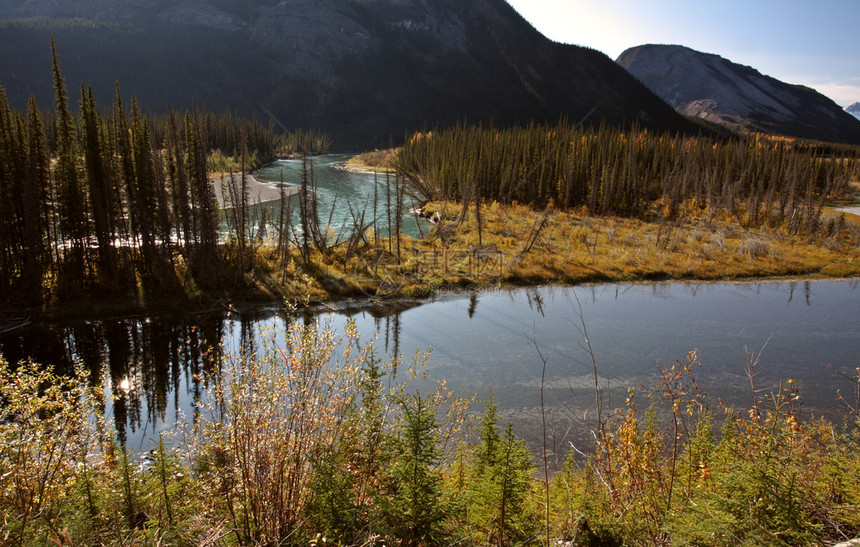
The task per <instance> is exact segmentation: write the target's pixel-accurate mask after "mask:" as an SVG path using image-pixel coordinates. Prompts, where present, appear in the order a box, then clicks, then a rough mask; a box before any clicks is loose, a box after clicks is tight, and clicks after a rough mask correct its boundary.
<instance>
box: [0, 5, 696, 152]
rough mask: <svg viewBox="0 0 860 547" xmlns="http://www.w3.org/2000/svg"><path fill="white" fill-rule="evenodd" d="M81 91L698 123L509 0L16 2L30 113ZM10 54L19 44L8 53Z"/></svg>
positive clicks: (413, 114) (354, 122)
mask: <svg viewBox="0 0 860 547" xmlns="http://www.w3.org/2000/svg"><path fill="white" fill-rule="evenodd" d="M52 35H53V36H54V37H55V39H56V44H57V50H58V53H59V56H60V63H61V67H62V70H63V75H64V76H65V77H66V82H67V87H68V88H69V89H71V90H74V89H75V86H77V85H78V83H79V82H82V81H83V82H91V83H92V85H93V88H94V91H95V93H96V97H97V99H99V100H100V101H101V102H102V103H103V104H108V103H109V102H110V101H112V99H113V96H114V90H115V86H116V82H117V81H119V82H120V83H121V87H122V91H123V93H124V96H125V97H126V99H127V98H128V96H129V95H130V94H131V92H132V91H133V92H135V93H136V95H137V99H138V101H139V102H142V103H147V104H149V105H150V107H151V108H153V109H156V110H163V109H164V108H166V105H168V104H170V105H172V106H173V107H185V106H189V105H190V104H191V102H192V100H196V102H197V104H203V105H206V107H207V108H209V109H216V110H220V109H223V108H225V107H228V106H229V107H231V109H234V110H235V111H237V112H239V113H241V114H245V115H248V114H256V115H257V116H258V117H261V118H267V117H268V116H269V114H268V113H271V115H272V116H273V117H274V118H275V119H277V120H278V121H279V122H280V123H282V124H283V125H285V126H286V127H288V128H293V127H313V128H319V129H323V130H326V131H330V132H332V133H333V134H335V135H340V136H344V135H348V136H349V137H350V138H353V139H355V142H360V141H361V140H362V139H363V140H364V141H365V142H366V141H367V139H373V138H376V139H380V140H381V139H384V140H385V141H387V140H388V139H389V138H390V135H392V134H394V135H395V136H397V135H400V136H402V135H403V134H404V132H405V131H407V130H414V129H421V128H422V127H432V126H434V125H436V124H440V125H444V124H450V123H454V122H457V121H462V120H464V119H465V120H467V121H468V122H478V121H482V122H489V121H493V122H494V123H496V124H500V125H501V124H510V123H515V122H516V123H527V122H528V121H529V120H535V121H552V122H554V121H557V120H558V119H559V116H562V115H564V116H567V117H569V118H570V119H573V120H579V119H581V118H583V117H584V116H586V114H588V113H589V112H590V111H592V109H594V112H593V113H592V114H591V115H590V117H589V122H591V123H595V124H596V123H599V122H600V121H601V120H603V121H606V122H608V123H610V124H616V125H622V124H624V125H630V124H632V123H638V124H640V125H646V126H649V127H653V128H655V129H672V130H678V129H685V128H690V126H691V124H690V123H689V122H688V121H687V120H685V119H683V117H681V116H678V115H677V114H676V113H675V112H674V111H673V110H672V109H671V108H670V107H668V105H666V104H665V103H664V102H663V101H661V100H660V99H659V98H658V97H657V96H655V95H654V94H653V93H652V92H651V91H649V90H648V89H647V88H646V87H645V86H643V85H642V84H640V83H639V82H637V81H636V80H635V79H634V78H633V77H631V76H630V75H629V74H628V73H627V72H626V71H625V70H623V69H622V68H621V67H619V66H618V65H616V64H615V63H614V62H612V60H611V59H609V58H608V57H606V56H605V55H603V54H602V53H600V52H597V51H595V50H591V49H587V48H582V47H577V46H572V45H564V44H558V43H554V42H552V41H550V40H548V39H547V38H545V37H544V36H543V35H541V34H540V33H539V32H537V31H536V30H535V29H534V28H533V27H532V26H531V25H530V24H529V23H528V22H527V21H525V20H524V19H523V18H522V17H521V16H520V15H519V14H518V13H517V12H516V11H515V10H514V9H513V8H511V7H510V6H509V5H508V4H507V3H506V2H504V0H324V1H323V0H2V1H0V51H3V52H4V54H3V55H0V85H3V86H4V87H5V88H6V91H7V95H8V96H9V100H10V102H11V103H12V104H13V105H15V106H16V107H18V108H22V107H23V105H24V102H25V101H26V100H27V97H28V96H29V95H30V94H31V93H35V95H36V98H37V100H38V102H39V104H40V105H42V106H43V107H44V106H47V105H50V104H51V102H52V100H53V96H52V93H53V91H52V83H51V72H50V67H51V60H50V46H49V37H50V36H52ZM7 52H8V53H9V54H7Z"/></svg>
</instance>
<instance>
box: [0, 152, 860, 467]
mask: <svg viewBox="0 0 860 547" xmlns="http://www.w3.org/2000/svg"><path fill="white" fill-rule="evenodd" d="M344 159H346V156H324V157H322V158H316V159H315V164H314V177H315V181H316V184H317V192H318V195H319V196H320V211H321V212H322V211H327V210H329V209H331V207H332V204H334V203H339V204H340V206H339V207H335V209H334V210H335V213H334V214H333V215H332V225H333V226H340V225H342V224H344V222H346V221H347V220H348V218H349V216H348V215H350V213H349V208H348V207H345V205H344V204H346V203H347V202H348V203H349V204H350V205H351V206H352V207H353V211H355V210H357V209H358V207H359V205H365V206H369V205H370V204H372V203H373V196H374V186H375V185H378V186H376V197H377V205H378V207H384V206H383V205H382V203H383V202H384V201H385V198H384V197H381V196H383V195H384V192H385V190H384V183H383V182H382V181H380V180H379V178H378V177H374V175H372V174H367V173H353V172H348V171H343V170H341V169H337V168H336V165H337V164H338V163H339V162H341V161H343V160H344ZM300 169H301V164H300V162H296V161H280V162H276V163H275V164H271V165H269V166H266V167H264V168H263V169H261V170H260V171H259V173H258V175H257V176H258V177H260V178H261V179H264V180H280V178H281V173H282V170H283V173H284V180H285V181H287V182H288V183H295V181H296V180H297V176H298V175H297V173H298V172H299V171H300ZM335 196H336V198H335ZM344 209H345V210H344ZM407 209H408V207H407ZM383 211H384V209H383ZM321 214H322V213H321ZM325 215H328V213H327V212H326V213H325ZM378 216H379V217H380V220H382V217H384V216H386V215H385V214H384V213H383V212H379V211H378ZM386 220H387V217H386ZM407 220H409V219H408V218H406V219H405V221H404V224H405V225H406V226H408V223H407V222H406V221H407ZM408 229H409V230H412V231H414V232H416V233H417V232H420V229H419V227H418V225H417V224H416V223H415V221H414V219H413V222H412V228H408ZM422 229H423V228H422ZM859 285H860V282H858V281H857V280H848V281H804V280H792V281H765V282H759V283H647V284H605V285H593V286H578V287H557V286H544V287H537V288H522V289H509V290H508V289H505V290H502V289H496V290H493V289H487V290H484V291H482V292H478V293H463V292H459V293H453V294H447V293H442V294H438V295H436V296H435V297H434V298H433V299H431V300H427V301H423V302H417V301H416V302H405V303H404V302H402V301H400V302H396V303H394V302H391V303H389V304H391V305H385V303H383V305H382V306H379V305H371V302H370V301H367V302H351V303H349V304H348V305H347V304H342V305H333V307H332V308H330V309H322V310H316V311H315V313H313V314H312V313H309V312H308V313H305V314H301V315H300V316H299V317H298V318H293V319H288V318H287V316H286V314H284V313H283V311H282V310H278V309H274V308H271V307H269V308H265V307H264V308H254V309H247V310H234V309H225V310H218V311H215V312H211V313H201V314H186V315H181V316H177V315H160V316H158V315H157V316H144V317H121V318H115V319H102V320H98V321H77V322H67V323H51V324H31V325H28V326H26V327H22V328H18V329H15V330H13V331H10V332H6V333H4V334H2V335H0V353H2V354H3V355H4V356H5V358H6V359H7V360H9V361H11V362H17V361H19V360H21V359H27V358H32V359H34V360H35V361H37V362H41V363H50V364H52V365H54V366H55V367H57V369H58V370H60V371H69V370H71V367H72V366H73V365H72V363H74V362H76V361H78V362H81V363H83V365H84V366H85V367H87V368H88V369H89V370H90V371H91V372H92V376H93V378H94V380H95V381H97V382H100V385H102V386H103V388H104V390H105V392H106V394H107V395H111V396H113V397H114V398H113V399H110V400H109V404H108V406H107V413H108V416H109V417H110V418H111V419H112V420H113V422H114V424H115V426H116V429H117V433H118V436H119V438H120V440H121V441H122V442H126V443H128V444H129V445H130V446H132V447H135V448H141V449H145V448H147V447H148V444H149V443H150V442H151V439H153V438H154V437H156V436H157V434H158V433H159V432H162V431H168V430H174V429H176V428H177V427H181V425H180V424H181V422H182V420H183V419H187V420H189V421H193V419H194V416H195V412H196V410H195V409H196V407H195V404H196V403H195V402H196V401H199V400H201V399H202V398H204V397H205V394H206V391H207V389H208V386H209V385H211V382H212V381H213V378H214V375H215V374H217V371H218V370H220V368H221V366H222V363H223V359H224V357H225V355H228V356H229V354H230V353H231V352H236V351H239V349H240V348H241V347H242V346H243V345H245V346H247V345H249V344H250V345H254V344H258V343H260V340H262V339H263V338H264V337H265V336H267V334H266V333H268V332H275V333H276V334H275V336H277V333H278V332H280V333H282V332H283V331H284V330H285V328H286V325H287V322H288V321H289V320H301V321H307V322H312V321H315V320H319V321H323V322H326V321H328V322H330V323H331V324H332V326H333V327H334V328H335V329H340V330H342V329H343V328H344V325H345V323H346V321H347V320H350V319H351V320H354V321H355V322H356V325H357V327H358V331H359V332H360V333H361V336H362V337H363V338H364V339H365V340H369V339H371V338H376V347H377V350H378V355H379V356H381V357H385V356H389V357H391V356H394V355H396V354H401V355H404V356H407V357H408V356H410V355H414V354H415V353H416V351H427V350H431V355H430V358H429V360H428V362H427V364H426V366H425V370H424V372H425V378H424V379H420V380H416V381H415V382H414V386H411V387H410V389H420V390H422V391H424V392H427V391H429V390H432V389H434V388H435V387H436V385H437V384H438V382H440V381H445V382H447V385H448V387H449V388H450V389H452V390H453V391H456V392H458V393H460V394H464V395H466V394H471V393H476V394H477V395H478V396H479V397H486V396H487V395H488V393H489V392H490V391H491V390H492V391H493V393H494V396H495V398H496V401H497V402H498V403H499V412H500V416H501V420H502V421H503V422H507V421H510V422H512V423H513V424H514V426H515V428H516V430H517V431H518V433H519V434H520V435H522V436H523V437H525V438H526V439H527V440H529V442H530V443H532V445H533V446H536V445H537V443H538V442H539V439H540V431H541V430H540V428H539V427H537V424H538V423H539V422H540V418H541V407H540V392H541V383H542V382H541V379H542V377H543V379H544V381H543V384H544V388H545V389H544V395H545V397H544V411H545V413H546V416H547V417H548V424H549V432H548V434H549V436H550V437H551V445H552V446H554V447H556V448H557V450H558V451H559V452H561V451H563V447H566V446H569V445H570V444H571V443H573V444H576V445H578V444H580V443H584V442H587V440H588V438H589V437H590V431H591V429H592V427H593V424H594V418H595V414H596V413H595V404H594V400H595V395H594V370H595V366H594V365H595V363H596V370H597V374H598V384H599V386H600V387H601V390H602V394H603V397H604V401H605V402H606V404H607V406H608V407H613V408H614V407H618V406H620V405H621V404H622V403H623V402H624V398H625V397H626V396H627V393H628V389H629V388H631V387H633V388H636V389H641V390H642V391H643V392H645V393H643V395H645V394H646V393H647V386H648V384H649V382H652V381H653V380H655V379H656V378H657V377H658V376H659V371H660V369H661V368H665V367H671V366H672V365H673V364H674V363H676V360H678V359H684V358H685V356H686V355H687V354H688V352H690V351H691V350H697V354H698V358H699V362H700V363H701V366H700V367H699V366H697V367H695V369H694V374H695V376H696V379H697V382H698V385H699V386H700V388H701V389H702V390H703V391H705V392H707V394H708V397H707V400H708V401H709V404H710V405H711V408H712V409H713V410H714V411H715V412H719V409H720V406H721V405H731V406H737V407H740V408H747V407H748V406H749V405H750V403H751V400H752V396H751V392H750V382H749V379H748V378H747V375H746V372H745V366H744V365H745V360H746V358H745V353H744V350H743V347H746V348H747V350H748V354H750V355H756V354H758V352H759V351H760V350H762V348H763V346H766V347H764V349H763V351H762V352H761V358H760V360H759V363H758V365H757V376H756V387H757V388H759V389H763V390H764V393H767V392H769V391H773V390H776V389H778V388H779V383H780V380H785V379H788V378H791V379H792V380H795V381H797V383H798V384H797V385H798V386H799V388H800V394H801V400H802V401H803V405H804V406H803V413H804V416H806V417H812V416H824V417H826V418H828V419H831V420H833V421H834V422H836V423H841V420H843V418H844V417H845V415H846V413H845V411H844V408H843V407H842V405H841V403H839V402H838V401H837V400H836V398H837V393H838V392H841V393H842V394H844V395H846V396H847V395H850V394H852V393H853V386H852V384H851V383H850V382H849V381H848V380H847V379H846V378H845V377H844V376H845V375H847V376H850V375H852V374H854V371H855V369H856V368H857V367H860V286H859ZM457 290H458V291H459V289H457ZM395 304H396V305H395ZM583 327H584V328H583ZM584 330H585V331H587V333H588V335H589V336H588V340H587V341H586V336H585V332H584ZM587 342H590V347H591V352H589V351H587V350H586V348H587V347H588V344H587ZM541 356H543V357H544V358H546V370H545V371H544V368H543V363H544V361H543V358H542V357H541ZM592 356H593V357H594V362H592ZM544 372H545V374H544ZM388 375H389V378H392V377H393V376H394V374H393V371H391V370H389V371H388ZM405 376H406V374H405V372H404V371H403V370H401V371H398V376H397V379H396V381H403V379H404V378H405ZM640 404H642V402H640Z"/></svg>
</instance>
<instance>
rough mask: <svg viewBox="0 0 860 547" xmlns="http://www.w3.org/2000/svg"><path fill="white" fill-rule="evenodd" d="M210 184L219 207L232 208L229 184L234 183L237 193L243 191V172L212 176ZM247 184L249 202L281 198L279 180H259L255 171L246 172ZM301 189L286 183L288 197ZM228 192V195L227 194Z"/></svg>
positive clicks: (253, 203) (255, 202)
mask: <svg viewBox="0 0 860 547" xmlns="http://www.w3.org/2000/svg"><path fill="white" fill-rule="evenodd" d="M209 184H210V185H212V189H213V190H214V192H215V201H216V202H217V203H218V207H221V208H225V207H227V208H231V207H232V204H230V199H229V195H230V190H229V185H230V184H233V185H234V190H235V191H236V192H237V193H240V192H241V185H242V175H241V173H232V174H230V175H226V174H225V175H222V176H221V177H217V178H210V179H209ZM245 186H246V188H247V190H248V204H249V205H256V204H257V203H271V202H274V201H280V200H281V188H280V186H281V183H279V182H264V181H261V180H259V179H258V178H257V177H255V176H254V175H253V173H245ZM299 191H300V189H299V188H298V187H297V186H292V185H289V184H284V197H286V198H288V197H290V196H293V195H295V194H298V193H299ZM225 192H226V195H225Z"/></svg>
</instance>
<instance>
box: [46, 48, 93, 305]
mask: <svg viewBox="0 0 860 547" xmlns="http://www.w3.org/2000/svg"><path fill="white" fill-rule="evenodd" d="M51 55H52V58H53V73H54V89H55V91H56V116H57V162H56V165H55V167H54V179H55V181H56V185H57V189H58V196H57V197H58V201H59V209H60V231H61V237H62V239H63V241H64V243H66V244H68V245H69V246H70V249H69V251H68V252H69V255H68V257H64V265H65V268H64V270H65V272H64V274H65V275H64V288H65V289H66V290H71V291H73V292H78V291H80V290H81V289H82V288H83V284H84V282H85V278H86V263H85V260H86V257H85V250H86V239H87V212H86V209H85V198H84V193H83V190H82V188H81V183H80V177H79V176H78V165H77V157H78V146H77V137H76V132H75V123H74V120H73V118H72V113H71V112H70V111H69V102H68V96H67V95H66V86H65V83H64V80H63V76H62V74H61V73H60V63H59V59H58V58H57V51H56V48H55V46H54V39H53V38H51Z"/></svg>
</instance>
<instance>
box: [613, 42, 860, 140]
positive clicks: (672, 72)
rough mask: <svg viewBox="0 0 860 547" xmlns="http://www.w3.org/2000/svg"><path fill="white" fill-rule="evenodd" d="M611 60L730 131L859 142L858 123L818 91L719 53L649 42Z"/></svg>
mask: <svg viewBox="0 0 860 547" xmlns="http://www.w3.org/2000/svg"><path fill="white" fill-rule="evenodd" d="M616 62H617V63H618V64H619V65H621V66H622V67H624V68H625V69H627V70H628V71H629V72H630V74H632V75H633V76H635V77H636V78H637V79H638V80H639V81H641V82H642V83H644V84H645V85H646V86H648V88H649V89H651V90H652V91H653V92H654V93H656V94H657V95H659V96H660V97H661V98H662V99H663V100H665V101H666V102H668V103H669V104H670V105H671V106H672V107H674V108H675V109H676V110H677V111H678V112H680V113H682V114H684V115H686V116H691V117H696V118H701V119H703V120H706V121H708V122H711V123H714V124H717V125H720V126H723V127H727V128H729V129H731V130H733V131H742V132H743V131H757V132H764V133H774V134H780V135H788V136H795V137H803V138H810V139H820V140H826V141H836V142H851V143H860V124H858V123H857V121H856V120H854V119H853V118H851V117H849V116H847V115H846V114H845V112H843V111H842V109H841V108H839V106H838V105H836V104H835V103H834V102H833V101H832V100H830V99H828V98H827V97H825V96H824V95H822V94H820V93H818V92H817V91H815V90H813V89H810V88H808V87H804V86H799V85H791V84H787V83H785V82H781V81H779V80H777V79H775V78H772V77H770V76H766V75H764V74H761V73H760V72H759V71H758V70H756V69H754V68H752V67H749V66H745V65H740V64H738V63H733V62H731V61H729V60H728V59H724V58H722V57H720V56H719V55H714V54H710V53H702V52H699V51H695V50H693V49H690V48H687V47H684V46H677V45H655V44H649V45H644V46H637V47H634V48H630V49H628V50H626V51H624V52H623V53H622V54H621V55H620V56H619V57H618V59H617V60H616Z"/></svg>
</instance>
